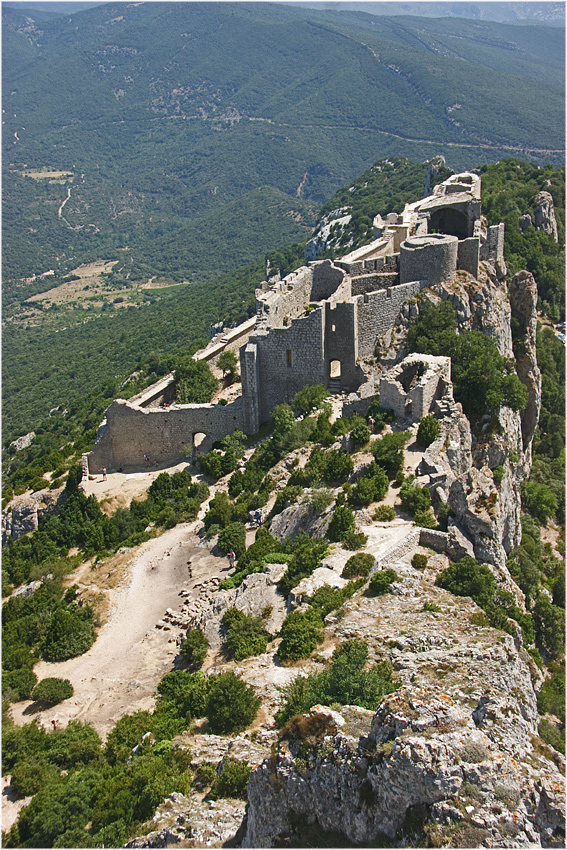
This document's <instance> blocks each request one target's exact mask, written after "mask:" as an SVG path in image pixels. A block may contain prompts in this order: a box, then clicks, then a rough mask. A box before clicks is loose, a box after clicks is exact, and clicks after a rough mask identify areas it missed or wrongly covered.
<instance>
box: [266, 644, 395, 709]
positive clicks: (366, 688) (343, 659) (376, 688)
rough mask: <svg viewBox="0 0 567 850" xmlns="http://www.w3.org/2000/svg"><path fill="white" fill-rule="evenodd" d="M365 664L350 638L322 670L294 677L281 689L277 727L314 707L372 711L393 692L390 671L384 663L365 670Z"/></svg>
mask: <svg viewBox="0 0 567 850" xmlns="http://www.w3.org/2000/svg"><path fill="white" fill-rule="evenodd" d="M367 660H368V647H367V646H366V644H365V643H364V642H363V641H360V640H357V639H354V638H353V639H351V640H347V641H345V642H344V643H343V644H341V645H340V646H339V647H338V648H337V649H336V650H335V652H334V653H333V657H332V660H331V664H330V665H329V667H328V668H327V669H326V670H323V671H322V672H321V673H315V674H312V675H311V676H307V677H305V676H297V677H296V678H295V679H294V681H293V682H291V683H290V684H289V685H287V686H286V687H284V688H283V689H282V692H283V694H284V697H285V702H284V704H283V706H282V708H281V709H280V710H279V712H278V713H277V714H276V723H277V724H278V726H282V725H283V724H284V723H286V722H287V721H288V720H289V719H290V718H292V717H294V716H296V715H298V714H300V713H301V712H305V711H308V710H309V709H310V708H311V706H313V705H317V704H322V705H332V704H333V703H339V704H340V705H360V706H361V707H363V708H368V709H371V710H372V711H374V710H376V708H377V706H378V703H379V702H380V699H381V697H382V696H384V694H387V693H390V692H391V691H393V690H394V685H393V683H392V672H393V671H392V667H391V665H390V664H389V663H388V662H381V663H379V664H375V665H374V666H373V667H371V668H370V669H369V670H365V669H364V667H365V665H366V663H367Z"/></svg>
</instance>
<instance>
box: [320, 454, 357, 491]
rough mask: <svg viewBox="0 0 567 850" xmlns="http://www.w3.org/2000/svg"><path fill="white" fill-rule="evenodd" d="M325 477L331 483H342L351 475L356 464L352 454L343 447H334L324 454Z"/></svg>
mask: <svg viewBox="0 0 567 850" xmlns="http://www.w3.org/2000/svg"><path fill="white" fill-rule="evenodd" d="M324 460H325V465H324V469H323V478H324V480H325V481H327V482H328V483H329V484H340V483H341V482H343V481H346V479H347V478H348V477H349V475H351V473H352V471H353V469H354V464H353V461H352V458H351V456H350V455H349V454H348V453H347V452H345V451H343V450H342V449H334V450H332V451H330V452H328V453H327V454H326V455H324Z"/></svg>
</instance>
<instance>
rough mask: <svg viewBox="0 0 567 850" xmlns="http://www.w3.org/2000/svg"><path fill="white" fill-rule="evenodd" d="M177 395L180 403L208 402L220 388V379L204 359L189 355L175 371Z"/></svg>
mask: <svg viewBox="0 0 567 850" xmlns="http://www.w3.org/2000/svg"><path fill="white" fill-rule="evenodd" d="M174 378H175V395H176V398H177V401H178V402H179V403H180V404H206V403H207V402H209V401H210V400H211V399H212V397H213V396H214V394H215V393H216V391H217V389H218V385H219V384H218V381H217V379H216V378H215V376H214V375H213V373H212V372H211V369H210V367H209V364H208V363H205V361H204V360H193V358H192V357H189V358H187V359H185V360H182V361H181V363H179V365H178V366H177V368H176V369H175V371H174Z"/></svg>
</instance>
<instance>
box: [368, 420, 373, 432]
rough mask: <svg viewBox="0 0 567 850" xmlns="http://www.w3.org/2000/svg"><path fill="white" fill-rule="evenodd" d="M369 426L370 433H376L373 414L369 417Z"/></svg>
mask: <svg viewBox="0 0 567 850" xmlns="http://www.w3.org/2000/svg"><path fill="white" fill-rule="evenodd" d="M368 427H369V428H370V433H371V434H373V433H374V419H373V418H372V417H371V416H369V417H368Z"/></svg>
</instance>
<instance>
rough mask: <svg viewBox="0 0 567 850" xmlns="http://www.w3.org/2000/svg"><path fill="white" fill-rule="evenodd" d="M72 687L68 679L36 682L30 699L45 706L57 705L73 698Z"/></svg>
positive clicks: (49, 679) (50, 679)
mask: <svg viewBox="0 0 567 850" xmlns="http://www.w3.org/2000/svg"><path fill="white" fill-rule="evenodd" d="M73 693H74V691H73V685H72V684H71V682H70V681H69V679H58V678H55V677H54V678H48V679H42V680H41V682H38V683H37V685H36V686H35V688H34V689H33V691H32V694H31V695H32V699H33V700H35V701H36V702H44V703H46V704H47V705H57V704H58V703H60V702H63V700H65V699H69V697H72V696H73Z"/></svg>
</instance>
